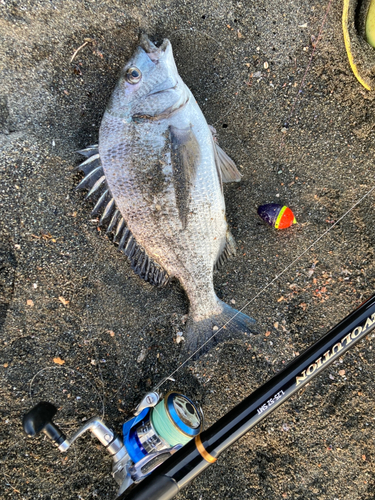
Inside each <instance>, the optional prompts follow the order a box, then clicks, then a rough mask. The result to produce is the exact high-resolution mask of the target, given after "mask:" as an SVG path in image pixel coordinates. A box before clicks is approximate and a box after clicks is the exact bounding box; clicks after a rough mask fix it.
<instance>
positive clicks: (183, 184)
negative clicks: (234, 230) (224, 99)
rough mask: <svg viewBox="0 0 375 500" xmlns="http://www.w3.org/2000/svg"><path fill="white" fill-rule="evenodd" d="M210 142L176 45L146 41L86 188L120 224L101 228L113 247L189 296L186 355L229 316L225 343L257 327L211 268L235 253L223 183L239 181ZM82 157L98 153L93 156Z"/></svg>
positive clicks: (125, 74)
mask: <svg viewBox="0 0 375 500" xmlns="http://www.w3.org/2000/svg"><path fill="white" fill-rule="evenodd" d="M213 134H215V131H214V129H213V128H212V127H209V126H208V125H207V122H206V120H205V118H204V116H203V114H202V112H201V110H200V108H199V106H198V104H197V103H196V101H195V99H194V97H193V95H192V94H191V92H190V90H189V89H188V88H187V86H186V85H185V84H184V82H183V81H182V79H181V77H180V76H179V74H178V71H177V68H176V64H175V61H174V58H173V53H172V47H171V44H170V42H169V41H168V40H164V41H163V43H162V44H161V46H160V47H159V48H158V47H156V45H155V44H153V43H152V42H151V41H150V40H149V39H148V38H147V37H146V36H143V38H142V39H141V43H140V46H139V47H138V48H137V50H136V51H135V53H134V55H133V56H132V58H131V59H130V60H129V61H128V63H127V64H126V65H125V67H124V69H123V70H122V72H121V76H120V79H119V81H118V83H117V85H116V88H115V89H114V92H113V94H112V97H111V99H110V102H109V104H108V106H107V109H106V111H105V113H104V116H103V120H102V123H101V127H100V133H99V160H100V167H101V168H99V169H98V166H97V165H96V168H97V169H98V170H97V171H96V172H95V173H94V174H92V172H91V170H89V169H87V160H86V162H84V164H85V167H84V168H85V171H84V172H85V175H86V177H85V179H87V180H85V179H84V180H83V181H81V184H80V186H83V187H84V188H87V189H91V190H90V192H89V195H90V196H91V194H92V193H94V192H96V191H98V192H99V194H98V196H100V198H99V201H97V205H96V207H97V208H96V210H99V208H100V209H103V211H104V213H105V214H106V212H108V213H112V210H113V211H114V214H115V215H114V216H113V217H114V218H113V217H112V218H109V216H108V215H107V214H106V215H103V216H102V219H101V221H102V222H103V221H104V220H106V219H109V220H108V224H109V226H110V227H109V232H112V231H113V230H114V228H115V226H116V224H117V230H116V235H115V238H114V239H115V241H117V242H119V249H120V250H122V251H123V252H124V253H125V254H126V255H127V256H128V258H129V259H130V261H131V265H132V268H133V269H134V270H135V272H137V273H138V274H139V275H140V276H141V277H142V278H143V279H146V280H148V281H150V282H152V283H154V284H157V285H160V284H164V283H165V282H166V281H167V279H168V278H177V279H178V280H179V281H180V283H181V284H182V286H183V288H184V289H185V291H186V293H187V296H188V298H189V317H188V322H187V325H186V335H185V337H186V342H185V349H186V350H187V352H189V353H191V352H195V350H196V349H197V347H198V346H199V345H200V344H202V343H203V342H206V341H207V340H208V339H209V338H210V337H211V336H212V334H213V331H215V327H217V326H218V327H220V326H221V325H223V324H224V323H225V322H226V321H227V320H228V319H229V318H230V317H233V316H235V319H234V321H233V322H232V323H231V327H230V328H228V329H227V330H225V331H224V332H223V333H221V334H220V335H221V339H219V340H222V339H224V338H228V337H229V338H231V337H233V336H234V335H242V334H243V333H249V332H252V331H253V324H254V320H253V319H252V318H250V317H248V316H246V315H245V314H243V313H240V312H238V311H236V310H235V309H233V308H231V307H230V306H228V305H227V304H225V303H224V302H222V301H220V300H219V299H218V298H217V296H216V294H215V291H214V286H213V271H214V268H217V267H218V266H219V265H220V264H222V263H224V262H225V261H226V260H227V258H229V257H231V256H232V255H234V254H235V244H234V240H233V237H232V236H231V234H230V231H229V229H228V225H227V222H226V218H225V202H224V196H223V188H222V183H223V182H232V181H239V180H240V178H241V174H240V173H239V172H238V170H237V168H236V166H235V164H234V162H233V161H232V160H231V159H230V158H229V157H228V156H227V155H226V153H225V152H224V151H223V150H222V149H220V148H219V146H218V145H217V142H216V139H214V136H213ZM93 148H95V146H93ZM82 154H84V156H86V157H87V156H89V155H91V152H90V148H87V149H86V150H83V151H82ZM95 158H96V156H95ZM99 160H97V159H95V161H99ZM82 169H83V166H82ZM90 175H91V176H92V179H93V180H92V181H91V178H90ZM103 175H104V176H105V182H103V179H102V176H103ZM103 184H104V186H103ZM105 190H107V192H108V193H109V194H108V195H107V194H106V191H105ZM108 196H109V198H108ZM112 200H114V203H112V204H110V203H111V202H112ZM102 204H105V206H103V207H102ZM115 210H118V212H119V213H120V214H121V216H122V218H119V219H118V218H117V215H116V212H115ZM117 220H118V221H119V222H117ZM210 345H213V342H211V344H210ZM207 348H208V347H207ZM207 348H206V350H207Z"/></svg>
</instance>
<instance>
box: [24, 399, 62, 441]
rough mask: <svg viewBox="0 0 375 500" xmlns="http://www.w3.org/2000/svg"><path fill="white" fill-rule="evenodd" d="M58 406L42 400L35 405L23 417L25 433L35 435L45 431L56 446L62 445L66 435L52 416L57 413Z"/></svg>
mask: <svg viewBox="0 0 375 500" xmlns="http://www.w3.org/2000/svg"><path fill="white" fill-rule="evenodd" d="M56 413H57V408H56V406H54V405H53V404H52V403H47V402H45V401H41V402H40V403H38V404H37V405H35V406H34V408H32V409H31V410H30V411H29V412H28V413H26V415H24V417H23V419H22V425H23V430H24V431H25V433H26V434H27V435H28V436H30V437H34V436H37V435H38V434H39V433H40V432H43V433H44V434H45V435H46V436H47V437H48V438H49V439H51V441H53V443H54V444H55V445H56V446H60V444H61V443H63V442H64V441H65V440H66V436H65V435H64V434H63V433H62V432H61V430H60V429H59V428H58V427H57V425H56V424H54V423H53V422H52V418H53V417H54V416H55V415H56Z"/></svg>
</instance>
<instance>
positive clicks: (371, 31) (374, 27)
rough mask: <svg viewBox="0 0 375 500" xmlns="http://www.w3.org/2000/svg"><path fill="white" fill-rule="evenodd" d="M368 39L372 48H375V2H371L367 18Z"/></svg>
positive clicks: (374, 0)
mask: <svg viewBox="0 0 375 500" xmlns="http://www.w3.org/2000/svg"><path fill="white" fill-rule="evenodd" d="M366 39H367V43H369V44H370V45H371V47H375V0H371V3H370V7H369V9H368V12H367V17H366Z"/></svg>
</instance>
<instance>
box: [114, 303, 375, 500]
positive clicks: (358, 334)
mask: <svg viewBox="0 0 375 500" xmlns="http://www.w3.org/2000/svg"><path fill="white" fill-rule="evenodd" d="M374 328H375V295H373V296H372V297H371V298H370V299H368V300H367V301H366V302H364V303H363V304H362V305H361V306H359V307H358V308H357V309H356V310H355V311H353V312H352V313H351V314H349V316H347V317H346V318H345V319H344V320H342V321H341V322H340V323H339V324H337V325H336V326H334V327H333V328H332V329H331V330H330V331H329V332H328V333H327V334H326V335H325V336H324V337H322V338H321V339H320V340H318V341H317V342H316V343H315V344H313V345H312V346H311V347H309V348H308V349H307V350H306V351H305V352H303V353H302V354H301V355H299V356H298V357H296V358H294V359H293V361H291V362H290V363H289V364H288V365H287V366H286V367H285V368H284V369H283V370H282V371H281V372H279V373H278V374H276V375H275V376H274V377H272V378H271V379H270V380H268V381H267V382H266V383H265V384H263V385H262V386H261V387H259V388H258V389H256V390H255V391H254V392H253V393H252V394H250V396H248V397H247V398H246V399H244V400H243V401H242V402H241V403H239V404H238V405H237V406H235V407H234V408H233V409H232V410H230V411H229V412H228V413H227V414H226V415H224V416H223V417H222V418H220V419H219V420H218V421H217V422H216V423H214V424H213V425H211V427H209V428H208V429H207V430H205V431H203V432H202V433H201V434H200V435H199V436H198V437H197V438H196V439H194V440H192V441H189V443H187V444H186V445H185V446H184V447H183V448H181V449H180V450H179V451H178V452H177V453H175V454H174V455H172V456H171V457H170V458H169V459H168V460H166V461H165V462H164V463H163V464H161V465H160V466H159V467H158V468H157V469H156V470H155V471H154V472H153V473H152V474H150V476H148V477H146V478H145V479H144V480H143V481H142V482H141V483H139V484H138V485H136V486H135V487H133V488H130V489H129V490H126V491H125V492H124V493H123V494H122V495H121V496H120V497H119V500H125V499H126V500H169V499H171V498H173V497H174V496H175V495H176V494H177V493H178V492H179V491H180V490H181V489H182V488H184V487H185V486H187V485H188V484H189V483H190V481H192V480H193V479H194V478H195V477H196V476H197V475H198V474H200V473H201V472H202V471H203V470H205V469H206V468H207V467H208V466H209V465H211V463H213V462H214V461H216V459H217V457H218V456H219V455H220V453H222V452H223V451H224V450H226V449H227V448H228V447H229V446H231V445H232V444H233V443H234V442H235V441H237V440H238V439H239V438H240V437H242V436H243V435H244V434H245V433H246V432H248V431H249V430H250V429H251V428H252V427H254V426H255V425H256V424H258V423H259V422H260V421H261V420H263V419H264V418H265V417H266V416H268V415H269V414H270V413H271V412H273V411H274V410H275V409H276V408H277V407H278V406H280V405H281V404H282V403H284V402H285V401H287V400H288V399H289V398H290V397H291V396H292V395H293V394H294V393H295V392H296V391H298V390H299V389H301V388H302V387H303V386H304V385H305V384H307V383H308V382H310V381H311V380H312V379H313V378H314V377H315V376H316V375H318V374H319V373H320V372H321V371H322V370H324V369H325V368H327V367H328V366H329V365H330V364H331V363H332V362H333V361H335V360H336V359H337V358H338V357H340V356H342V355H343V354H344V353H345V352H346V351H347V350H348V349H350V348H351V347H353V346H354V345H355V344H356V343H357V342H358V341H359V340H361V339H362V338H363V337H365V336H366V335H368V334H369V333H370V332H371V331H372V330H373V329H374ZM198 448H199V449H198Z"/></svg>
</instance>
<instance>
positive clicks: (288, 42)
mask: <svg viewBox="0 0 375 500" xmlns="http://www.w3.org/2000/svg"><path fill="white" fill-rule="evenodd" d="M327 3H328V1H327V0H325V1H307V0H302V1H299V2H296V1H294V2H285V1H280V0H271V1H268V2H265V1H264V0H259V1H257V2H245V1H242V2H236V1H233V2H230V1H224V2H216V1H215V0H212V1H204V0H197V1H196V2H187V1H185V0H179V1H168V0H166V1H164V2H162V1H160V0H149V1H148V2H145V1H137V2H136V1H128V2H119V1H116V0H104V1H101V2H99V1H94V0H92V1H91V0H86V1H77V0H74V1H73V0H66V1H57V0H56V1H47V0H39V1H33V0H30V1H27V0H20V1H14V2H10V1H8V0H2V1H1V2H0V16H1V20H0V36H1V43H0V67H1V83H0V119H1V124H0V127H1V129H0V132H1V135H0V144H1V149H2V155H1V186H0V192H1V198H0V205H1V247H0V255H1V277H0V279H1V285H2V290H1V296H0V300H1V302H0V313H1V317H0V326H1V334H0V342H1V353H0V373H1V385H0V412H1V413H0V416H1V427H0V446H1V450H0V464H1V472H0V475H1V480H0V497H1V498H2V499H17V500H18V499H20V500H21V499H25V500H26V499H27V500H28V499H33V500H34V499H43V500H47V499H63V500H68V499H69V500H70V499H82V500H83V499H84V500H89V499H94V498H101V499H113V498H114V494H115V492H116V484H115V483H114V481H113V480H112V479H111V477H110V474H109V472H110V465H111V464H110V459H109V458H108V457H107V456H106V454H105V452H104V450H103V449H102V448H101V447H100V446H99V444H98V443H97V442H96V441H95V440H94V439H92V438H91V437H90V436H87V437H86V438H85V439H82V440H80V441H79V442H78V443H77V445H76V446H75V447H74V449H72V450H71V451H70V452H69V453H68V454H67V455H61V454H60V453H59V452H58V451H57V450H56V449H55V448H53V447H52V445H51V444H50V443H49V442H48V441H47V440H46V439H44V438H38V439H36V440H31V439H28V438H26V437H25V436H24V434H23V431H22V427H21V418H22V415H23V414H24V413H25V412H26V411H27V410H28V409H29V408H30V407H31V406H32V405H33V404H35V403H36V402H38V401H40V400H47V401H51V402H53V403H54V404H56V405H57V406H58V408H59V413H58V416H57V418H56V422H58V423H59V425H61V427H62V428H63V429H64V430H65V431H66V432H67V433H68V434H71V433H72V432H73V431H74V430H76V429H77V427H78V426H79V425H80V424H82V420H83V419H85V418H88V417H90V416H92V415H95V414H99V415H103V414H104V418H105V420H106V421H107V422H108V423H110V424H111V425H112V426H113V427H114V428H115V429H116V430H117V431H120V430H121V424H122V423H123V422H124V420H125V419H126V418H127V417H128V416H129V414H130V411H131V410H132V408H134V406H135V405H136V403H137V402H138V401H139V400H140V398H141V397H142V395H143V394H144V392H145V391H146V390H148V389H151V388H152V387H154V385H156V384H157V383H158V382H159V381H160V380H161V379H162V378H163V377H165V376H167V375H168V374H169V373H170V372H171V371H172V370H174V369H175V368H176V367H177V366H178V364H179V363H180V362H181V359H180V354H179V352H180V346H178V345H177V344H176V343H175V342H174V340H173V339H174V337H175V335H176V333H177V332H178V331H181V330H182V329H183V316H184V315H185V314H186V312H187V307H188V304H187V300H186V297H185V295H184V293H183V291H182V289H181V288H180V287H179V286H178V284H176V283H173V284H171V285H169V286H167V287H166V288H164V289H162V290H158V289H155V288H153V287H151V286H149V285H147V284H145V283H143V282H142V281H141V279H139V278H138V277H137V276H136V275H134V274H133V272H132V271H131V268H130V265H129V263H128V261H127V259H126V258H125V256H123V255H122V254H119V253H118V252H117V250H116V247H115V246H113V245H112V244H111V243H110V241H109V240H108V239H107V238H106V237H105V235H104V234H103V232H100V231H98V229H97V224H96V221H95V220H94V221H93V220H90V219H91V217H90V204H89V203H88V202H86V201H85V200H84V196H83V194H82V193H77V192H76V191H75V190H74V188H75V186H76V184H77V182H78V180H79V178H80V177H79V175H77V174H76V173H74V170H73V169H74V167H75V166H76V165H77V164H78V162H79V157H78V156H77V155H76V154H75V153H74V151H76V150H77V149H80V148H83V147H85V146H86V145H88V144H92V143H94V142H95V141H96V140H97V136H98V128H99V124H100V120H101V116H102V114H103V111H104V109H105V106H106V103H107V101H108V99H109V96H110V94H111V90H112V89H113V87H114V85H115V82H116V79H117V74H118V72H119V69H120V68H121V66H122V65H123V64H124V62H125V61H126V60H127V59H128V57H129V56H130V55H131V53H132V52H133V50H134V48H135V47H136V45H137V39H138V35H139V33H140V32H141V31H145V32H147V33H149V34H150V35H154V36H156V37H158V38H163V37H168V38H169V39H170V40H171V42H172V44H173V47H174V52H175V58H176V62H177V66H178V68H179V71H180V73H181V76H182V77H183V79H184V80H185V82H186V83H187V85H188V86H189V87H190V88H191V90H192V91H193V93H194V95H195V97H196V99H197V101H198V103H199V105H200V106H201V107H202V110H203V112H204V113H205V116H206V118H207V121H208V123H210V124H213V125H214V126H215V127H216V128H217V130H218V137H219V140H220V144H221V146H222V147H223V148H224V149H225V150H226V152H227V153H228V154H229V155H230V156H231V157H232V158H233V159H234V160H235V161H236V162H237V165H239V166H240V170H241V172H243V180H242V182H241V183H240V184H235V185H233V184H232V185H227V186H226V187H225V196H226V200H227V213H228V219H229V221H230V224H231V227H232V229H233V234H234V236H235V238H236V240H237V242H238V245H239V252H238V255H237V257H236V258H235V259H234V260H233V261H231V262H230V263H228V264H227V265H226V266H225V267H224V268H223V269H222V270H221V271H220V272H219V273H217V274H216V276H215V286H216V290H217V293H218V295H219V297H220V298H222V299H223V300H225V301H226V302H228V303H231V301H235V304H236V307H242V306H243V305H244V304H245V303H246V302H247V301H248V300H250V299H251V297H253V296H254V295H255V294H256V293H257V292H258V291H259V290H260V289H262V288H263V287H264V286H265V285H266V284H267V283H268V282H270V281H271V280H272V279H273V277H274V276H275V275H276V274H277V273H279V272H280V271H281V270H283V269H284V268H285V267H286V266H287V265H288V264H289V263H290V262H291V261H292V260H293V259H294V258H296V257H297V256H298V255H299V254H300V253H301V252H302V251H303V249H305V248H306V247H308V246H309V245H310V244H311V243H312V242H313V241H314V240H315V239H316V238H317V237H318V236H319V235H321V234H323V233H324V232H325V231H326V230H327V229H329V228H330V227H331V226H332V224H333V222H334V221H336V220H337V219H338V218H339V217H340V216H341V215H343V214H344V213H345V211H346V210H348V209H349V208H350V207H351V206H352V205H353V204H354V203H355V202H356V201H357V200H359V199H360V198H361V197H362V196H363V195H364V194H365V193H366V192H367V191H368V190H369V189H371V187H372V186H373V185H374V173H375V168H374V133H375V132H374V124H375V115H374V106H373V101H374V96H373V94H371V93H368V92H366V91H365V90H364V89H362V87H361V86H360V85H359V84H358V82H357V81H356V79H355V78H354V76H353V74H352V73H351V71H350V68H349V65H348V62H347V57H346V53H345V49H344V44H343V40H342V34H341V8H342V5H341V2H333V3H332V5H331V9H330V11H329V13H328V16H327V19H326V23H325V26H324V29H323V32H322V38H321V40H320V41H319V43H318V45H317V47H316V52H315V55H314V57H313V59H312V63H311V66H310V67H309V70H308V72H307V76H306V77H305V79H304V86H303V90H302V92H300V93H299V89H300V88H301V82H302V80H303V76H304V73H305V70H306V68H307V66H308V63H309V60H310V57H311V54H312V50H313V46H312V43H315V41H316V38H317V35H318V33H319V30H320V28H321V25H322V22H323V19H324V16H325V12H326V9H327ZM312 37H315V38H312ZM87 38H88V39H92V40H94V42H91V41H90V42H89V43H88V44H87V45H86V46H85V47H84V48H82V50H80V51H79V53H78V54H77V56H76V57H75V59H74V61H73V63H70V59H71V57H72V55H73V53H74V52H75V50H76V49H78V47H80V46H81V45H82V44H83V43H84V42H85V39H87ZM265 63H267V64H265ZM267 65H268V69H267ZM298 97H299V98H298ZM296 99H297V101H296ZM285 122H289V127H288V128H287V129H284V130H283V127H284V124H285ZM373 200H374V198H373V196H370V197H368V198H366V199H365V200H364V201H363V202H362V203H361V204H360V205H359V206H358V207H357V208H355V209H354V210H353V211H352V212H351V213H350V214H349V215H348V216H347V217H346V218H345V219H344V220H343V221H342V222H341V223H340V224H339V225H337V226H336V227H334V228H333V230H332V231H331V232H330V233H329V234H328V235H327V236H325V237H324V239H322V241H321V242H320V243H319V244H318V245H316V246H315V247H314V248H313V249H312V250H310V251H309V252H308V253H307V254H306V255H305V256H304V257H303V258H301V259H300V260H299V261H298V262H297V263H296V264H295V265H293V267H292V268H291V269H289V270H288V271H287V272H286V273H285V274H284V275H283V276H282V277H281V278H280V279H278V280H277V281H276V283H275V284H274V285H272V286H271V287H270V288H268V289H267V290H266V291H265V292H264V293H263V294H262V295H261V296H260V297H259V298H258V299H257V300H255V301H254V302H253V303H252V304H251V305H250V306H249V307H248V308H247V312H248V313H249V314H250V315H252V316H254V317H255V318H256V319H257V320H258V323H259V325H260V328H261V331H262V334H261V335H260V336H258V337H249V338H248V339H247V340H246V342H245V341H240V340H233V341H231V342H227V343H224V344H222V345H221V346H220V347H218V348H216V349H215V350H213V351H211V353H209V354H208V355H207V356H205V357H203V358H201V360H200V361H198V362H196V363H194V364H191V365H189V367H188V368H187V369H184V370H181V371H180V372H179V373H178V374H177V375H176V377H175V378H176V382H175V383H174V384H172V383H171V382H168V383H167V384H166V385H165V386H164V390H167V389H172V388H176V389H179V390H181V391H182V392H183V393H186V394H187V395H188V396H191V397H192V398H193V399H195V400H196V401H198V402H199V403H200V404H201V405H202V407H203V409H204V411H205V414H206V417H207V421H208V423H212V422H214V421H215V420H217V419H218V418H219V417H220V416H221V415H223V414H224V413H225V412H226V411H227V410H229V409H230V408H231V407H233V406H234V405H235V404H236V403H237V402H239V401H240V400H241V399H242V398H244V397H245V396H246V395H248V394H249V393H250V392H251V391H253V390H254V389H255V388H256V387H257V386H258V385H260V384H261V383H263V382H264V381H265V380H266V379H268V378H269V377H271V376H272V375H273V374H274V373H275V372H277V371H278V370H280V369H281V368H282V367H283V366H284V365H285V364H286V363H287V362H288V360H290V359H292V358H293V357H294V356H295V355H296V353H298V352H302V350H303V349H304V348H305V347H307V346H308V345H310V344H311V343H312V342H313V341H315V340H316V339H318V338H319V337H320V336H321V335H322V334H323V333H324V332H326V331H327V330H328V329H329V328H330V327H331V326H333V325H334V324H336V323H337V322H338V321H339V320H341V319H342V318H343V317H344V316H346V315H347V314H348V313H349V312H351V310H353V309H354V308H355V307H356V306H357V305H359V304H360V303H361V302H362V301H363V300H364V299H365V298H367V297H369V296H370V295H371V294H372V293H373V292H374V286H373V285H374V274H375V265H374V242H375V229H374V228H375V226H374V215H375V209H374V201H373ZM270 202H280V203H285V204H287V205H289V206H290V207H291V208H292V209H293V210H294V211H295V214H296V217H297V220H298V221H299V224H298V225H297V226H294V227H293V228H291V229H289V230H286V231H284V232H281V231H280V232H277V231H274V230H272V229H271V228H269V227H267V226H265V225H264V224H263V223H262V222H261V220H260V219H259V218H258V216H257V214H256V209H257V206H258V205H260V204H263V203H270ZM314 266H315V267H314ZM61 298H62V299H61ZM30 301H32V302H30ZM110 332H113V333H114V335H113V333H112V334H111V333H110ZM266 332H270V334H267V335H265V333H266ZM372 337H373V335H369V338H367V339H366V340H364V341H363V342H362V343H361V344H359V345H358V346H356V347H355V348H354V349H353V350H351V351H350V352H349V353H348V354H347V355H345V356H344V357H343V359H342V360H340V361H339V362H337V363H335V364H334V365H332V366H331V367H330V368H329V369H327V370H326V371H325V372H324V373H323V374H322V375H321V376H320V377H319V378H318V379H317V380H316V381H314V382H312V383H311V384H310V385H309V386H307V388H305V389H303V390H302V391H300V394H298V395H297V396H295V397H294V398H293V399H292V400H291V401H290V402H288V403H286V404H285V405H283V406H282V407H281V408H280V409H279V410H278V411H277V412H275V413H274V414H273V415H272V416H271V417H270V418H268V419H267V420H265V421H264V422H263V424H262V425H260V426H258V427H257V428H255V429H254V430H253V431H252V432H251V433H249V434H248V435H247V436H245V437H244V438H243V439H242V440H240V441H239V442H238V443H237V444H236V445H235V446H234V447H233V448H231V449H230V450H229V451H228V452H226V453H225V454H223V455H222V456H221V457H220V459H219V460H218V462H217V463H216V464H215V465H214V466H212V467H211V468H210V469H208V470H207V471H206V472H205V473H204V474H203V475H202V476H201V477H200V478H199V479H197V480H196V481H195V482H194V483H193V484H192V485H190V486H189V487H188V488H187V489H186V490H184V491H183V492H182V493H181V494H180V495H179V497H178V498H180V499H182V498H186V499H191V500H193V499H194V500H199V499H202V500H211V499H214V498H215V499H224V498H229V499H236V500H242V499H247V498H248V499H250V498H251V499H252V500H265V499H267V500H281V499H293V500H297V499H299V500H307V499H311V500H318V499H319V500H359V499H361V500H365V499H373V498H374V496H375V494H374V487H375V465H374V464H375V443H374V427H375V423H374V381H373V380H374V372H375V360H374V355H373V352H374V349H373V347H372V343H373V338H372ZM140 354H142V356H141V357H144V359H143V361H139V362H138V361H137V359H138V360H139V356H140ZM54 358H59V359H60V360H62V361H63V362H64V363H63V364H61V365H59V364H56V363H55V362H54Z"/></svg>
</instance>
